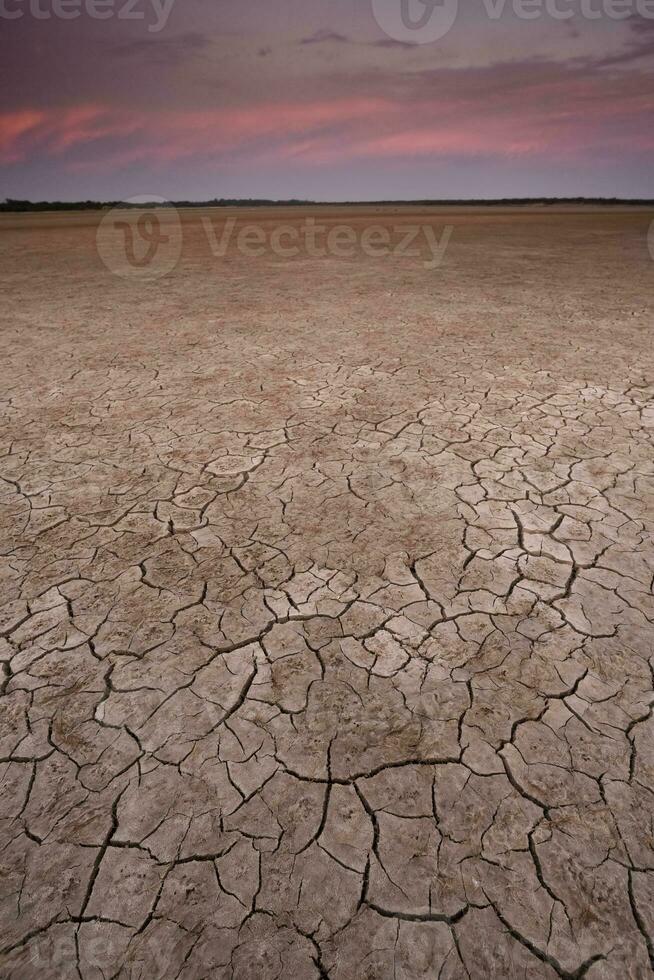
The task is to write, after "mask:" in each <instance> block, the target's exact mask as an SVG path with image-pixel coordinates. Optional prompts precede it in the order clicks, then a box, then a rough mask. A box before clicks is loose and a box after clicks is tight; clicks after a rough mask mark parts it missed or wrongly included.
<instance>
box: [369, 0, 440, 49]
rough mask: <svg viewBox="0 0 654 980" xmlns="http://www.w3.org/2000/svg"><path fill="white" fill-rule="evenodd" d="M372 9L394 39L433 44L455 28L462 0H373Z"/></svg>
mask: <svg viewBox="0 0 654 980" xmlns="http://www.w3.org/2000/svg"><path fill="white" fill-rule="evenodd" d="M372 10H373V14H374V16H375V20H376V21H377V23H378V24H379V26H380V27H381V29H382V31H384V33H385V34H387V35H388V36H389V37H390V38H391V39H392V40H394V41H400V42H402V43H404V44H433V43H434V41H439V40H440V39H441V38H442V37H445V35H446V34H448V33H449V32H450V31H451V30H452V28H453V27H454V24H455V22H456V18H457V15H458V13H459V0H372Z"/></svg>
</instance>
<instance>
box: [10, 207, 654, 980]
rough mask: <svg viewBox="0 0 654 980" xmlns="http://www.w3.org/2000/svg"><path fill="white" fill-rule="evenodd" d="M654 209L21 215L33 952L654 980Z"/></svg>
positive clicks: (15, 778)
mask: <svg viewBox="0 0 654 980" xmlns="http://www.w3.org/2000/svg"><path fill="white" fill-rule="evenodd" d="M296 213H297V212H296ZM406 213H407V214H408V212H406ZM343 218H344V216H343V214H342V213H340V214H334V215H332V217H331V218H330V220H332V221H333V222H334V223H339V222H340V223H342V221H343ZM396 218H397V214H395V213H393V218H390V217H388V215H382V216H381V219H382V220H384V221H388V222H389V223H390V224H392V223H393V220H394V219H396ZM259 220H266V221H271V222H272V221H274V220H276V219H275V217H274V215H273V214H271V213H270V212H267V213H264V212H260V213H259ZM285 220H288V219H285ZM348 220H350V221H351V222H352V223H354V224H355V225H358V226H359V227H363V223H367V224H370V223H371V222H372V223H379V221H380V213H379V212H376V213H374V214H372V213H369V214H368V215H366V213H365V211H364V210H362V209H359V210H352V211H351V212H349V218H348ZM414 220H415V216H414ZM421 220H427V219H426V218H425V215H422V216H421ZM428 220H430V221H432V222H433V223H434V226H435V228H439V227H442V224H443V222H444V220H445V219H444V218H443V217H442V215H440V216H439V214H438V213H437V212H436V217H434V212H432V215H431V217H430V218H429V219H428ZM649 220H650V216H648V215H646V214H644V213H639V212H638V211H632V212H631V213H623V214H621V213H619V212H612V213H608V214H601V213H598V214H595V213H593V212H590V211H588V212H582V213H575V212H562V213H556V212H552V213H543V212H534V213H529V212H522V213H514V214H511V213H506V212H500V211H497V212H495V213H491V214H490V215H489V214H484V213H483V212H472V211H467V212H465V211H464V212H456V213H449V214H448V216H447V221H448V222H449V223H451V224H452V225H453V226H454V234H453V239H452V243H451V246H450V249H449V250H448V253H447V257H446V260H445V263H444V265H443V268H442V269H440V270H437V271H436V272H435V271H433V270H426V269H424V268H423V267H422V265H421V263H420V262H417V261H416V260H411V259H408V258H386V259H375V258H366V257H364V256H359V257H358V258H357V259H354V260H345V259H339V258H326V259H311V258H307V257H304V258H302V257H300V258H298V259H295V260H286V261H284V260H280V259H276V260H273V259H271V258H267V259H266V258H262V259H253V258H248V257H244V256H240V255H238V254H230V255H228V256H227V258H226V259H225V260H223V261H219V260H215V259H212V257H211V255H210V254H208V252H207V248H206V242H205V241H204V239H203V234H202V228H201V226H200V223H199V218H198V217H197V216H196V215H194V214H191V215H189V216H185V218H184V229H185V245H184V255H183V258H182V263H181V265H180V266H179V268H178V269H177V270H176V271H175V272H174V273H173V274H172V275H170V276H167V277H166V278H164V279H162V280H160V281H158V282H154V283H132V282H122V281H120V280H119V279H116V278H115V277H112V276H111V275H110V274H109V273H108V272H107V271H106V270H105V269H104V268H103V267H102V265H101V264H100V262H99V260H98V258H97V255H96V254H95V251H94V248H93V241H94V234H95V227H94V222H95V221H97V218H96V217H95V216H93V215H90V216H89V215H81V216H80V215H74V216H62V215H54V216H25V217H20V218H17V217H14V216H5V218H4V219H3V223H2V225H1V226H0V235H1V237H0V250H1V255H2V270H3V271H2V281H3V292H4V296H5V299H4V303H3V308H2V311H1V312H0V316H1V318H2V361H1V370H2V374H3V378H2V391H1V393H0V398H1V401H0V412H1V415H2V422H3V425H2V440H1V444H0V457H1V458H0V477H1V479H0V528H1V537H2V543H1V545H0V551H1V553H2V556H3V560H2V579H1V581H2V594H1V597H0V598H1V604H0V610H1V622H0V637H1V639H0V658H1V660H2V665H3V686H2V696H1V698H0V742H1V748H0V759H1V764H0V771H1V774H2V790H3V791H2V796H1V798H0V809H1V811H2V816H1V821H0V892H1V905H0V915H1V920H2V930H1V933H2V934H1V947H2V957H1V960H0V972H1V975H2V977H7V978H12V980H13V978H16V980H24V978H31V977H39V978H41V977H44V978H46V977H47V978H50V977H52V978H68V977H81V978H84V980H87V978H88V980H99V978H109V977H116V978H149V980H150V978H156V977H161V978H180V980H196V978H220V980H227V978H233V980H250V978H253V980H254V978H256V980H277V978H279V980H286V978H288V977H293V978H297V980H313V978H331V980H390V978H394V980H414V978H415V980H418V978H429V980H432V978H442V980H454V978H457V980H458V978H468V977H470V978H480V980H482V978H488V977H492V978H496V977H497V978H505V977H528V978H530V980H535V978H556V977H560V978H578V977H579V978H580V977H588V978H589V980H600V978H607V980H608V978H610V980H614V978H641V977H648V976H651V975H652V972H653V964H654V748H653V745H654V743H653V740H652V735H653V733H654V719H653V716H652V705H653V702H654V694H653V682H654V666H653V664H654V659H653V642H652V641H653V639H654V596H653V582H654V547H653V541H652V529H653V527H654V452H653V435H654V355H653V353H652V346H651V331H652V324H653V322H654V321H653V314H652V305H651V295H652V284H653V282H654V266H653V265H652V263H651V261H650V259H649V256H648V253H647V247H646V231H647V225H648V223H649Z"/></svg>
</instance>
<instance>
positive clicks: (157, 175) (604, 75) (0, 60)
mask: <svg viewBox="0 0 654 980" xmlns="http://www.w3.org/2000/svg"><path fill="white" fill-rule="evenodd" d="M40 2H41V5H42V7H43V8H44V9H47V8H48V2H47V0H40ZM397 2H398V3H399V2H400V0H397ZM415 2H418V0H415ZM122 3H124V0H116V6H115V10H116V11H117V10H118V9H119V8H120V7H121V6H122ZM568 3H569V0H568ZM569 5H570V4H569ZM596 5H597V6H598V7H599V8H601V3H600V2H599V0H597V4H596ZM571 6H572V8H576V9H577V10H578V9H579V6H580V5H579V4H574V3H572V4H571ZM652 6H653V7H654V4H653V5H652ZM633 7H634V10H635V9H636V4H635V2H634V5H633ZM4 9H5V10H6V9H9V10H10V11H17V10H22V13H23V16H21V17H15V19H4V18H0V200H1V199H2V198H4V197H20V198H31V199H55V198H59V199H65V200H75V199H84V198H100V199H105V200H106V199H117V198H124V197H130V196H134V195H142V194H145V195H158V196H161V197H166V198H173V199H175V198H177V199H180V198H188V199H207V198H214V197H268V198H289V197H298V198H311V199H319V200H335V199H341V200H342V199H348V200H353V199H359V200H366V199H368V200H370V199H380V198H385V199H389V198H394V199H407V198H425V197H431V198H451V197H454V198H456V197H465V198H478V197H503V196H512V197H519V196H541V195H551V196H577V195H585V196H621V197H654V167H653V162H654V19H646V18H643V17H642V16H639V15H637V14H634V15H633V16H632V17H630V18H629V19H628V20H625V21H622V22H617V21H615V20H611V19H609V18H607V17H601V18H599V19H598V20H593V21H589V20H587V19H584V18H583V17H582V16H581V15H580V14H576V15H575V17H574V18H572V19H570V20H566V21H560V20H553V19H551V18H550V17H548V16H547V15H545V14H544V15H543V16H542V17H541V18H539V19H537V20H528V21H525V20H522V19H519V18H518V17H517V16H516V15H515V13H514V12H513V10H512V9H511V4H507V6H506V8H505V11H504V13H503V15H502V16H501V17H500V18H499V19H497V20H491V19H489V18H488V16H487V15H486V13H485V12H484V8H483V5H482V3H481V0H461V2H460V12H459V16H458V18H457V20H456V23H455V24H454V26H453V27H452V29H451V31H450V32H449V33H448V34H447V35H446V36H445V37H444V38H441V39H440V40H438V41H435V42H433V43H430V44H420V45H417V44H411V43H404V42H401V41H398V40H395V39H393V38H390V37H389V36H388V35H387V34H385V33H384V32H383V30H382V29H381V27H380V26H379V24H378V23H377V21H376V19H375V17H374V16H373V9H372V0H176V2H175V3H174V5H173V8H172V12H171V14H170V17H169V19H168V21H167V23H166V26H165V27H164V28H163V29H162V30H160V31H159V32H154V31H152V30H150V29H149V28H151V27H152V26H153V25H155V24H156V22H157V14H156V13H155V12H154V10H153V6H152V0H137V3H136V5H135V7H134V10H135V11H136V12H137V13H138V12H140V13H142V14H143V17H144V19H140V20H123V19H117V18H116V17H115V16H114V17H111V18H109V19H106V20H96V19H92V18H91V17H89V16H88V14H87V13H86V12H82V13H81V15H80V16H79V17H78V18H77V19H75V20H70V21H62V20H58V19H54V18H51V19H49V20H39V19H36V18H35V17H34V16H33V15H32V14H30V12H29V3H28V0H25V2H24V3H23V4H22V5H21V0H4ZM653 13H654V10H653Z"/></svg>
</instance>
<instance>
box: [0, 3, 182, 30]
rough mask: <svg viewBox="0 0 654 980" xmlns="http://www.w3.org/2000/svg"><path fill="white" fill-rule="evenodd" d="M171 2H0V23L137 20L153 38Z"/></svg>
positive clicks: (164, 20)
mask: <svg viewBox="0 0 654 980" xmlns="http://www.w3.org/2000/svg"><path fill="white" fill-rule="evenodd" d="M174 3H175V0H0V19H2V20H20V18H21V17H33V18H34V20H77V18H78V17H82V16H86V17H89V18H90V19H91V20H111V19H112V18H113V19H115V20H140V21H147V22H148V31H149V32H150V33H151V34H157V33H158V32H159V31H162V30H163V29H164V27H165V26H166V24H167V23H168V18H169V17H170V14H171V11H172V9H173V5H174Z"/></svg>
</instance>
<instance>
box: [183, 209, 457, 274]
mask: <svg viewBox="0 0 654 980" xmlns="http://www.w3.org/2000/svg"><path fill="white" fill-rule="evenodd" d="M202 225H203V228H204V231H205V234H206V237H207V242H208V244H209V248H210V250H211V253H212V255H213V256H214V258H220V259H222V258H225V256H226V255H227V254H228V252H229V250H230V248H235V249H236V251H237V252H238V254H239V255H243V256H247V257H251V258H262V257H265V256H266V255H274V256H276V257H278V258H282V259H293V258H297V257H298V256H306V257H307V258H311V259H322V258H327V257H331V258H340V259H354V258H356V256H357V255H365V256H367V257H368V258H373V259H376V258H386V257H389V256H393V257H394V258H400V259H402V258H412V259H420V260H422V265H423V266H424V268H425V269H438V268H440V266H441V265H442V263H443V259H444V258H445V253H446V251H447V247H448V245H449V243H450V239H451V238H452V233H453V231H454V228H453V226H452V225H446V226H445V227H444V228H443V229H442V230H440V232H437V230H436V229H435V228H434V227H433V226H432V225H409V224H398V225H394V226H392V227H390V228H389V227H386V226H384V225H367V226H365V227H364V228H355V227H353V226H352V225H332V226H331V227H330V226H328V225H326V224H321V223H319V222H318V221H316V219H315V218H312V217H307V218H303V219H302V220H301V221H299V222H297V223H296V224H288V225H275V226H274V227H273V228H272V229H269V228H267V227H266V226H264V225H254V224H247V225H241V226H240V227H238V222H237V220H236V219H235V218H228V219H227V221H225V222H224V223H222V222H221V223H220V224H218V223H214V221H213V220H212V219H211V218H210V217H208V216H206V215H204V216H203V217H202Z"/></svg>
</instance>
